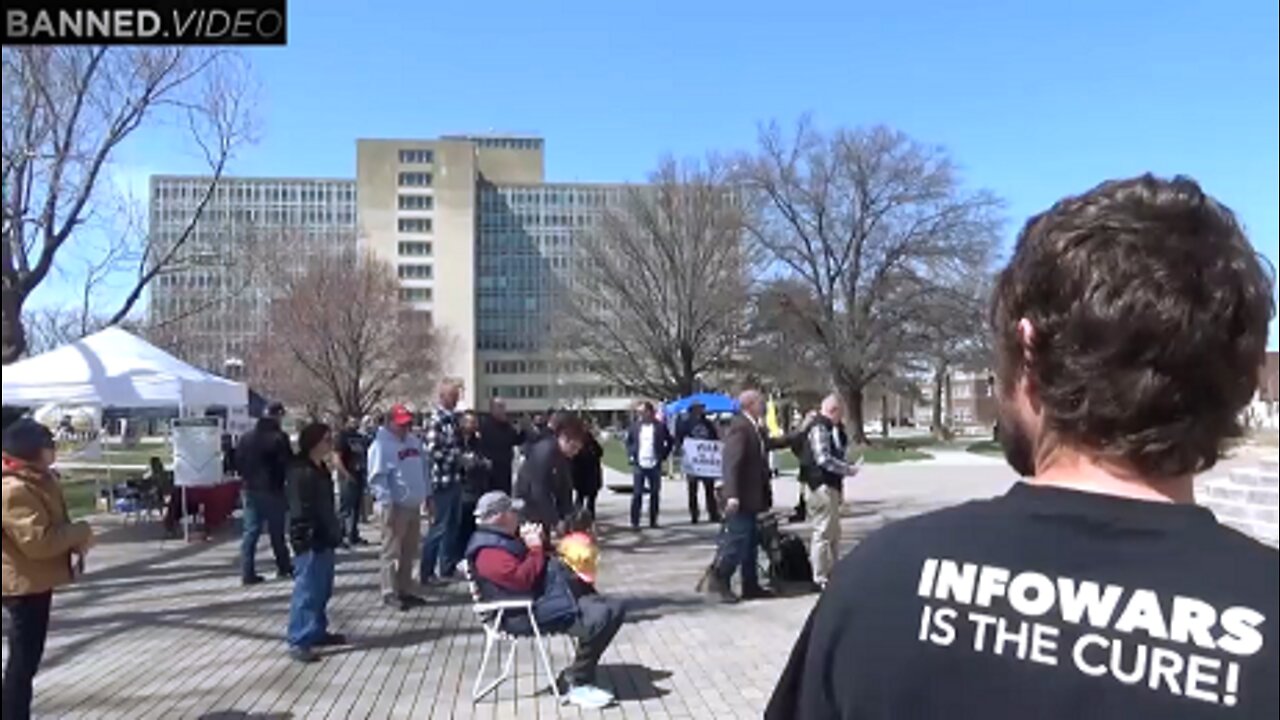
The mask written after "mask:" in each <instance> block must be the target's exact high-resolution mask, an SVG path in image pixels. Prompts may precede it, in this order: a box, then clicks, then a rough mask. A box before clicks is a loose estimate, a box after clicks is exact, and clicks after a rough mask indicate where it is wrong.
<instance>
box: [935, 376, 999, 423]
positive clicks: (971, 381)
mask: <svg viewBox="0 0 1280 720" xmlns="http://www.w3.org/2000/svg"><path fill="white" fill-rule="evenodd" d="M933 384H934V383H933V379H932V378H929V379H927V380H925V381H923V382H921V383H920V386H919V388H920V394H919V396H918V397H919V401H918V402H917V403H916V405H915V424H916V425H917V426H918V427H924V428H928V427H929V426H930V424H932V422H933V399H934V387H933ZM998 410H999V406H998V403H997V400H996V395H995V376H994V375H993V374H992V373H990V372H987V371H980V372H972V371H961V370H957V371H953V372H952V373H950V375H948V377H947V381H946V382H945V383H944V385H943V387H942V416H943V420H944V422H949V423H950V424H951V427H953V428H965V427H981V428H991V427H994V426H995V423H996V419H997V417H998Z"/></svg>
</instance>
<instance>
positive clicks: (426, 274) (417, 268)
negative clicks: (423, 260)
mask: <svg viewBox="0 0 1280 720" xmlns="http://www.w3.org/2000/svg"><path fill="white" fill-rule="evenodd" d="M396 274H397V275H399V276H400V279H401V280H430V279H431V266H430V265H399V266H397V267H396Z"/></svg>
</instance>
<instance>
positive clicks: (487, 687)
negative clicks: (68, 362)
mask: <svg viewBox="0 0 1280 720" xmlns="http://www.w3.org/2000/svg"><path fill="white" fill-rule="evenodd" d="M458 567H460V568H461V569H462V573H463V575H465V576H466V578H467V584H468V585H469V586H470V588H471V600H472V604H471V610H472V611H473V612H474V613H475V614H476V618H478V619H479V620H480V627H481V628H482V629H483V630H484V655H483V656H482V657H481V659H480V668H479V669H478V670H477V671H476V679H475V682H474V683H473V685H472V689H471V702H472V703H478V702H480V700H481V698H483V697H484V696H486V695H488V694H489V693H491V692H493V691H494V690H495V689H497V687H498V686H499V685H501V684H502V683H503V682H505V681H507V680H509V679H510V678H511V672H512V670H513V669H514V668H515V661H516V647H517V646H519V644H520V640H521V639H522V637H526V638H527V639H529V640H531V641H532V643H533V646H534V648H535V649H536V650H537V652H538V659H539V660H540V661H541V663H542V668H543V670H545V671H546V673H547V680H548V684H549V685H550V686H551V694H552V695H554V696H555V698H556V701H557V702H559V701H560V688H558V687H557V686H556V673H555V669H554V668H553V667H552V666H551V653H550V652H549V651H548V650H547V637H548V635H546V634H545V633H543V632H542V628H540V627H539V626H538V620H537V618H535V617H534V615H533V600H532V599H529V600H491V601H486V600H484V599H483V598H482V597H481V595H480V585H479V583H478V582H476V578H475V574H474V573H473V572H472V570H471V564H470V563H468V562H467V561H466V560H463V561H462V562H461V563H459V564H458ZM513 614H514V615H517V616H518V615H527V616H528V618H529V625H530V627H532V628H533V635H529V636H520V635H512V634H511V633H509V632H507V631H505V630H503V629H502V620H503V618H506V617H510V616H512V615H513ZM504 642H505V643H510V649H509V650H508V651H507V659H506V660H505V661H504V662H503V663H502V672H501V674H499V675H498V677H497V678H495V679H493V680H491V681H489V682H488V683H487V684H484V674H485V670H487V669H488V667H489V658H490V656H492V654H493V649H494V647H495V646H498V645H500V644H501V643H504ZM499 653H501V650H499ZM533 674H534V681H535V682H536V681H537V677H538V668H537V663H535V664H534V670H533Z"/></svg>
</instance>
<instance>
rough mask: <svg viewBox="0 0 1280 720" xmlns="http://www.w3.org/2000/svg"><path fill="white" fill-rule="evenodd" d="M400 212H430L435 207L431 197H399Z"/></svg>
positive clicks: (433, 199)
mask: <svg viewBox="0 0 1280 720" xmlns="http://www.w3.org/2000/svg"><path fill="white" fill-rule="evenodd" d="M399 201H400V209H401V210H431V209H433V208H434V207H435V204H436V203H435V198H434V197H432V196H431V195H401V196H400V198H399Z"/></svg>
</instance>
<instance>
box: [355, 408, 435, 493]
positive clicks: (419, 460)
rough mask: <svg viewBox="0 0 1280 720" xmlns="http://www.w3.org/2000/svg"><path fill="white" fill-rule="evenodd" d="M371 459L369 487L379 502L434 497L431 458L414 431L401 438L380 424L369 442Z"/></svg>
mask: <svg viewBox="0 0 1280 720" xmlns="http://www.w3.org/2000/svg"><path fill="white" fill-rule="evenodd" d="M368 460H369V488H370V489H371V490H372V491H373V499H374V500H375V501H376V502H378V503H379V504H381V505H387V504H392V505H401V506H414V505H421V504H422V503H423V501H425V500H426V499H427V498H428V497H430V495H431V483H430V482H429V480H428V477H427V467H428V465H429V464H430V459H429V458H428V457H427V453H426V451H425V450H424V449H423V447H422V441H421V440H419V439H418V438H417V436H415V435H414V434H413V433H408V434H406V435H405V436H404V440H401V439H399V438H397V437H396V436H395V435H394V434H392V432H391V431H390V430H388V429H386V428H385V427H381V428H378V434H377V435H375V436H374V438H373V443H372V444H370V445H369V455H368Z"/></svg>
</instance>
